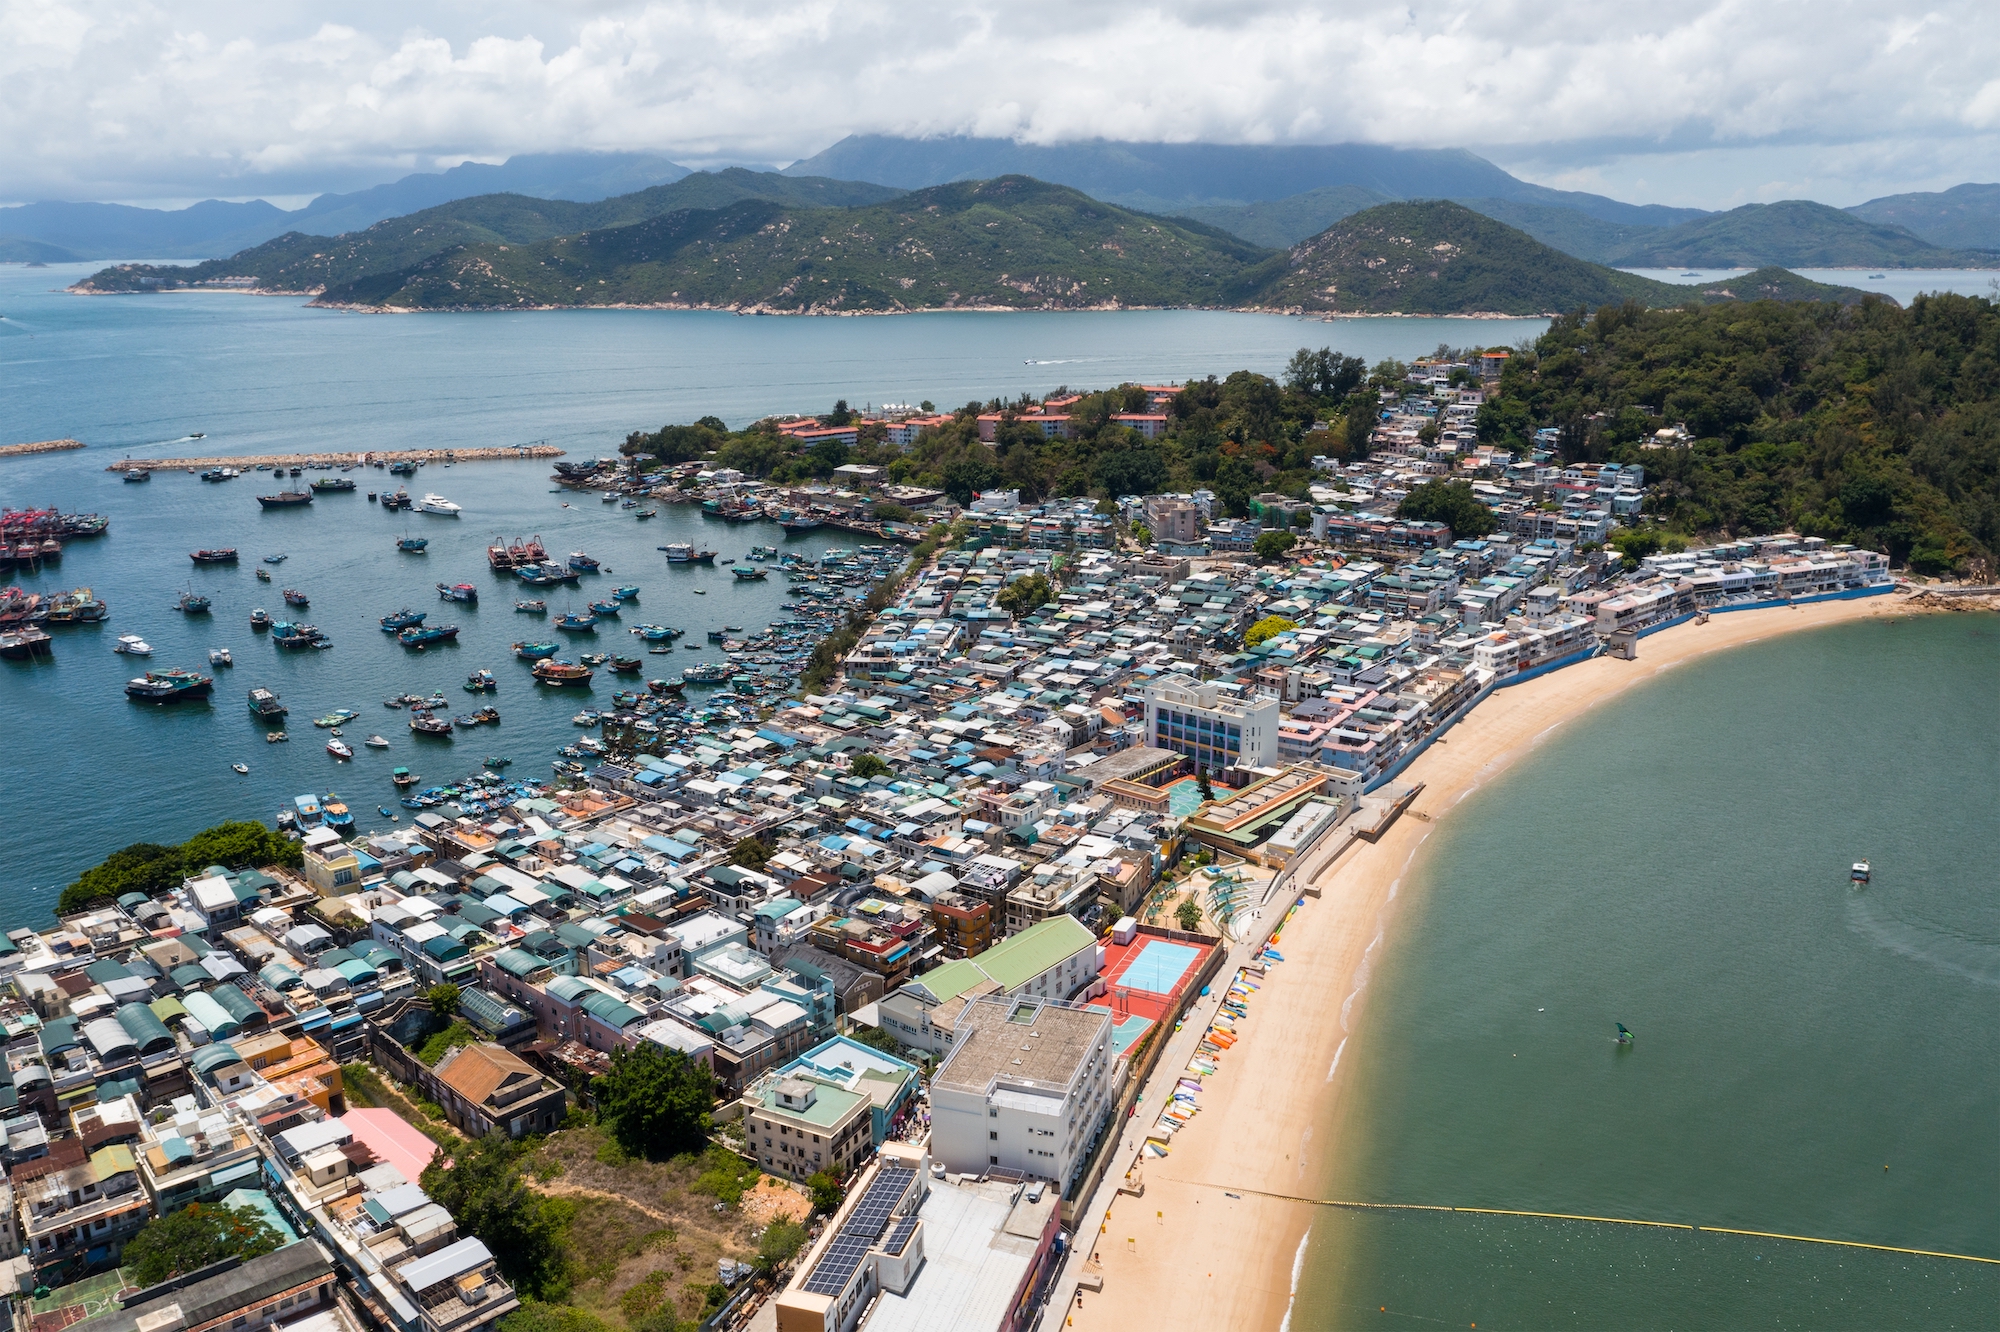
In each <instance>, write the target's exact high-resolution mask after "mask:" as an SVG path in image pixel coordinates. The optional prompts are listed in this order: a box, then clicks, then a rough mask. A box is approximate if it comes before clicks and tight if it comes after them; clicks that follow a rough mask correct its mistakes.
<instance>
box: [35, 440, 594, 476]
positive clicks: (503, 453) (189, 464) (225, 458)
mask: <svg viewBox="0 0 2000 1332" xmlns="http://www.w3.org/2000/svg"><path fill="white" fill-rule="evenodd" d="M56 447H65V448H79V449H80V448H82V447H83V445H81V444H78V443H76V442H75V441H74V440H71V441H66V442H64V443H62V444H60V445H50V444H34V445H28V444H16V445H14V446H13V448H15V449H21V450H25V449H50V448H56ZM563 453H564V450H562V449H559V448H556V447H555V446H554V445H553V444H522V445H509V446H506V447H503V448H479V449H368V450H365V451H362V452H357V453H250V454H231V455H222V456H219V457H212V458H120V459H119V460H118V461H117V462H115V463H112V464H111V465H110V466H109V467H106V468H105V469H104V470H105V471H107V472H160V471H170V470H172V469H174V468H177V467H182V468H187V469H188V470H190V471H197V470H200V469H202V468H206V467H261V466H264V465H265V464H269V465H270V466H272V467H316V466H323V465H325V466H333V467H366V466H370V465H372V464H374V463H398V462H415V463H441V462H443V463H462V462H496V461H497V462H514V461H518V460H520V459H522V458H560V457H562V456H563Z"/></svg>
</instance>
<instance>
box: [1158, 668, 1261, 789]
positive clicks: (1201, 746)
mask: <svg viewBox="0 0 2000 1332" xmlns="http://www.w3.org/2000/svg"><path fill="white" fill-rule="evenodd" d="M1146 739H1147V742H1148V743H1150V744H1151V745H1153V746H1155V747H1156V748H1159V749H1171V750H1173V751H1174V752H1175V753H1176V754H1182V755H1185V756H1186V757H1187V758H1188V759H1190V760H1191V761H1192V762H1193V763H1194V765H1195V766H1196V767H1198V768H1204V769H1207V770H1209V771H1211V772H1213V771H1218V770H1220V769H1223V768H1234V767H1247V768H1261V767H1267V766H1269V765H1270V764H1272V763H1275V762H1277V759H1278V700H1277V699H1276V698H1273V697H1271V696H1269V695H1265V694H1251V693H1249V692H1247V691H1245V690H1243V689H1240V688H1237V687H1234V686H1231V685H1225V684H1219V683H1216V682H1214V681H1208V682H1205V683H1204V682H1199V681H1196V680H1193V679H1190V678H1189V677H1187V676H1184V675H1180V676H1168V677H1167V678H1166V679H1163V680H1160V681H1159V682H1157V683H1155V684H1152V685H1149V686H1147V688H1146Z"/></svg>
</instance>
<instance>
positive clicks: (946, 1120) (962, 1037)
mask: <svg viewBox="0 0 2000 1332" xmlns="http://www.w3.org/2000/svg"><path fill="white" fill-rule="evenodd" d="M1113 1063H1114V1056H1113V1055H1112V1052H1111V1014H1110V1012H1109V1011H1108V1010H1106V1009H1101V1008H1077V1007H1071V1006H1070V1005H1068V1004H1065V1003H1060V1002H1057V1001H1055V1000H1047V999H1031V998H1028V997H1026V996H1015V997H1008V996H1004V995H988V996H983V997H981V998H980V999H977V1000H975V1001H974V1002H972V1003H969V1004H967V1005H966V1007H965V1011H964V1012H962V1013H961V1014H960V1015H959V1019H958V1024H957V1028H956V1032H955V1035H954V1038H953V1041H952V1052H951V1054H950V1055H949V1056H948V1057H947V1058H946V1059H945V1061H944V1063H943V1064H942V1065H940V1066H939V1068H938V1071H937V1073H936V1074H935V1075H934V1076H933V1077H932V1078H931V1155H932V1156H933V1157H934V1158H935V1159H936V1160H939V1161H941V1162H943V1163H944V1166H945V1168H946V1169H947V1170H953V1171H958V1172H960V1173H964V1174H972V1175H980V1174H985V1173H987V1172H988V1171H992V1170H1010V1171H1013V1172H1015V1173H1016V1174H1020V1175H1028V1176H1036V1177H1040V1178H1044V1179H1053V1180H1055V1181H1056V1183H1057V1187H1058V1191H1067V1190H1068V1188H1069V1186H1070V1185H1071V1184H1072V1183H1073V1182H1074V1181H1075V1179H1076V1177H1077V1175H1078V1174H1079V1173H1080V1172H1081V1171H1082V1169H1083V1166H1084V1163H1085V1162H1086V1161H1088V1160H1089V1158H1090V1149H1091V1147H1092V1145H1093V1144H1094V1143H1095V1142H1096V1141H1097V1134H1098V1130H1099V1129H1100V1128H1101V1127H1102V1126H1103V1124H1104V1122H1105V1119H1106V1117H1107V1116H1108V1115H1109V1114H1110V1113H1111V1108H1112V1104H1113V1100H1114V1097H1113V1095H1112V1087H1113V1082H1112V1076H1111V1075H1112V1064H1113Z"/></svg>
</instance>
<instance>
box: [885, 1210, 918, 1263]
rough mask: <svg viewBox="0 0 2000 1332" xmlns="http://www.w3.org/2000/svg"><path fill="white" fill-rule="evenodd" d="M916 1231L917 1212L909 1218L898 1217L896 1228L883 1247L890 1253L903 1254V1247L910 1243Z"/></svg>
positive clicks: (890, 1233)
mask: <svg viewBox="0 0 2000 1332" xmlns="http://www.w3.org/2000/svg"><path fill="white" fill-rule="evenodd" d="M916 1229H917V1214H916V1213H915V1212H911V1213H910V1214H909V1215H907V1216H902V1217H898V1218H897V1219H896V1228H895V1229H894V1230H892V1231H890V1232H889V1239H888V1241H887V1242H886V1243H884V1244H883V1245H882V1247H883V1248H884V1249H886V1250H887V1251H888V1252H890V1253H897V1254H899V1253H901V1252H902V1251H903V1246H904V1245H905V1244H908V1243H909V1242H910V1236H911V1235H913V1234H915V1233H916Z"/></svg>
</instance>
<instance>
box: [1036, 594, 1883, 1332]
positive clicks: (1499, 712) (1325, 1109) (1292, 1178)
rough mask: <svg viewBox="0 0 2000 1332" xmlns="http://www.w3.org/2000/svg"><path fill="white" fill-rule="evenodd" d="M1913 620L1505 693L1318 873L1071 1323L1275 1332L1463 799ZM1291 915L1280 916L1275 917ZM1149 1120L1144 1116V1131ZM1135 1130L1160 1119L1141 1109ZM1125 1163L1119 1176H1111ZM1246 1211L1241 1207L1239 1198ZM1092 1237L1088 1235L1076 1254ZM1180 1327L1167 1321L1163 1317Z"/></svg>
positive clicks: (1737, 615)
mask: <svg viewBox="0 0 2000 1332" xmlns="http://www.w3.org/2000/svg"><path fill="white" fill-rule="evenodd" d="M1912 613H1915V612H1914V611H1913V609H1912V608H1911V607H1910V606H1909V604H1908V598H1907V597H1905V596H1903V595H1901V594H1896V595H1890V596H1884V597H1871V598H1866V599H1863V600H1859V601H1835V602H1822V603H1819V604H1816V605H1810V606H1804V607H1796V608H1789V607H1780V608H1772V609H1767V610H1757V611H1739V612H1734V613H1731V614H1726V615H1717V616H1713V617H1711V618H1710V619H1709V620H1708V621H1707V623H1696V622H1690V623H1688V624H1684V625H1680V626H1677V627H1675V628H1673V629H1668V630H1665V631H1663V632H1660V633H1657V634H1654V635H1652V636H1651V637H1648V638H1645V639H1643V640H1641V643H1640V649H1639V659H1638V660H1637V661H1629V662H1628V661H1618V660H1614V659H1612V658H1608V657H1598V658H1593V659H1592V660H1590V661H1587V662H1583V663H1580V664H1578V665H1576V666H1571V667H1569V668H1567V669H1564V670H1560V671H1556V672H1554V673H1552V674H1550V675H1545V676H1542V677H1541V678H1539V679H1536V680H1531V681H1529V682H1527V683H1525V684H1521V685H1517V686H1514V687H1512V688H1509V689H1504V690H1500V691H1498V692H1496V693H1495V694H1494V695H1493V696H1492V697H1490V698H1488V699H1487V700H1486V701H1485V702H1484V703H1482V704H1481V705H1480V706H1479V707H1478V708H1477V709H1475V710H1474V711H1473V712H1472V714H1471V715H1470V716H1468V717H1467V718H1466V719H1465V720H1463V721H1461V722H1460V723H1459V724H1458V725H1457V726H1455V727H1453V728H1452V729H1451V730H1450V731H1449V732H1447V733H1446V734H1445V736H1444V737H1443V738H1442V739H1441V740H1440V741H1438V742H1435V743H1433V744H1432V745H1431V747H1430V748H1429V749H1428V750H1427V751H1425V753H1424V754H1423V755H1422V756H1421V757H1420V758H1418V759H1417V761H1416V762H1415V763H1413V764H1412V765H1411V766H1410V768H1409V769H1408V770H1407V771H1406V772H1405V773H1404V775H1403V777H1402V780H1404V781H1413V782H1422V783H1423V784H1424V790H1423V792H1422V794H1420V795H1419V796H1418V797H1417V799H1416V801H1415V803H1414V804H1413V805H1412V806H1411V813H1410V814H1406V815H1405V816H1404V817H1402V818H1400V819H1398V820H1397V821H1396V823H1395V824H1394V825H1392V826H1391V828H1390V829H1389V830H1388V832H1387V833H1385V834H1384V835H1383V837H1382V838H1381V840H1380V841H1378V842H1375V843H1372V844H1371V843H1365V842H1356V843H1353V844H1352V845H1351V846H1350V847H1349V848H1348V849H1347V850H1345V851H1342V852H1341V853H1340V854H1339V855H1338V856H1337V858H1335V859H1334V860H1333V862H1332V863H1331V864H1330V865H1326V864H1321V865H1309V866H1308V869H1309V870H1310V872H1311V873H1310V878H1311V881H1312V882H1314V883H1316V884H1317V885H1318V886H1319V888H1320V889H1321V892H1322V896H1321V897H1319V898H1310V897H1309V898H1307V900H1306V902H1305V905H1304V906H1303V907H1302V908H1301V909H1300V911H1299V912H1298V914H1297V916H1295V917H1294V918H1293V920H1292V921H1291V923H1290V924H1289V925H1288V926H1287V927H1286V928H1285V930H1284V934H1283V939H1282V941H1281V943H1280V944H1279V945H1278V946H1279V949H1280V951H1282V953H1283V954H1284V957H1285V959H1286V960H1285V961H1284V963H1282V964H1281V965H1278V966H1276V967H1273V968H1272V969H1271V972H1270V975H1269V976H1268V977H1267V978H1266V980H1265V981H1264V984H1263V988H1262V990H1261V991H1260V992H1259V993H1258V994H1257V995H1256V996H1255V998H1254V1000H1253V1001H1252V1003H1251V1004H1250V1016H1249V1019H1248V1020H1247V1021H1246V1022H1244V1023H1242V1024H1240V1025H1239V1028H1238V1031H1239V1035H1240V1039H1239V1041H1238V1043H1237V1044H1236V1046H1235V1047H1234V1048H1233V1049H1231V1050H1230V1051H1229V1052H1228V1054H1227V1056H1226V1057H1225V1058H1224V1059H1223V1061H1222V1064H1221V1068H1220V1070H1219V1071H1218V1073H1217V1075H1216V1076H1215V1077H1213V1078H1210V1079H1208V1080H1207V1084H1206V1088H1205V1090H1204V1092H1203V1096H1202V1111H1201V1114H1200V1115H1198V1116H1197V1117H1196V1118H1195V1120H1194V1121H1193V1122H1192V1123H1191V1124H1190V1125H1189V1126H1188V1127H1187V1128H1185V1129H1183V1130H1182V1131H1181V1132H1180V1133H1179V1134H1177V1135H1176V1137H1175V1141H1174V1147H1173V1153H1172V1155H1170V1156H1168V1157H1166V1158H1165V1159H1159V1160H1153V1161H1151V1162H1149V1163H1148V1164H1147V1165H1146V1166H1145V1167H1144V1169H1143V1172H1142V1173H1143V1181H1144V1195H1143V1196H1141V1197H1132V1196H1129V1195H1121V1196H1119V1197H1118V1198H1117V1199H1116V1201H1115V1202H1114V1203H1113V1205H1112V1208H1111V1212H1110V1215H1109V1217H1108V1219H1107V1222H1106V1226H1107V1230H1106V1233H1104V1234H1102V1235H1099V1236H1096V1237H1095V1239H1096V1254H1097V1258H1098V1262H1097V1264H1096V1265H1095V1266H1093V1267H1089V1268H1087V1269H1086V1270H1088V1271H1091V1272H1093V1273H1101V1275H1102V1278H1103V1289H1102V1291H1101V1292H1086V1293H1085V1294H1084V1295H1083V1297H1082V1303H1081V1305H1080V1307H1077V1308H1076V1309H1074V1310H1073V1314H1072V1319H1071V1323H1072V1325H1073V1326H1074V1327H1077V1328H1102V1329H1113V1330H1116V1329H1125V1328H1134V1327H1143V1326H1151V1325H1153V1324H1155V1323H1158V1322H1161V1321H1163V1318H1170V1319H1171V1321H1172V1322H1174V1323H1175V1324H1177V1325H1179V1326H1185V1327H1199V1328H1205V1329H1206V1328H1245V1329H1253V1328H1254V1329H1259V1330H1260V1332H1262V1330H1267V1329H1273V1328H1277V1327H1279V1326H1280V1325H1281V1324H1283V1323H1284V1321H1285V1315H1286V1311H1287V1308H1288V1307H1289V1304H1290V1299H1291V1293H1292V1288H1293V1284H1294V1279H1295V1272H1296V1270H1297V1264H1298V1263H1299V1262H1300V1261H1301V1260H1302V1259H1303V1255H1304V1245H1305V1241H1306V1238H1307V1232H1308V1229H1309V1227H1310V1226H1311V1225H1312V1222H1313V1220H1314V1216H1315V1211H1316V1209H1315V1208H1314V1207H1313V1206H1312V1205H1310V1203H1308V1202H1307V1201H1305V1200H1306V1199H1310V1198H1313V1197H1316V1196H1318V1195H1319V1189H1320V1185H1321V1181H1322V1180H1323V1179H1324V1178H1326V1176H1327V1170H1326V1164H1327V1162H1328V1161H1329V1160H1330V1159H1332V1158H1333V1157H1334V1156H1335V1155H1336V1154H1337V1153H1339V1152H1340V1151H1341V1150H1342V1144H1343V1142H1344V1141H1346V1140H1349V1139H1350V1137H1351V1135H1350V1134H1349V1133H1348V1132H1347V1131H1346V1126H1345V1125H1346V1119H1347V1117H1348V1115H1349V1114H1351V1113H1353V1112H1354V1109H1355V1107H1353V1106H1350V1105H1349V1104H1348V1103H1347V1097H1346V1096H1345V1088H1346V1083H1347V1079H1345V1078H1343V1077H1341V1076H1340V1075H1339V1074H1340V1068H1341V1063H1342V1060H1343V1059H1345V1058H1350V1057H1352V1055H1353V1053H1354V1052H1353V1051H1351V1050H1349V1049H1348V1048H1347V1045H1348V1037H1349V1033H1350V1032H1353V1031H1358V1030H1359V1029H1360V1026H1361V1021H1360V1019H1361V1015H1362V1008H1363V1006H1364V1005H1365V1004H1366V1002H1367V996H1368V992H1369V989H1370V985H1369V972H1370V966H1371V963H1372V961H1373V960H1374V959H1375V958H1376V957H1377V956H1378V954H1379V949H1380V947H1381V945H1382V943H1383V942H1384V940H1385V939H1386V938H1387V937H1388V936H1389V933H1390V932H1391V931H1393V930H1394V929H1395V928H1396V909H1397V907H1398V906H1400V905H1401V902H1400V901H1399V900H1398V897H1399V890H1400V889H1401V888H1402V887H1403V885H1404V884H1405V883H1408V882H1411V878H1410V871H1411V868H1412V865H1413V864H1414V863H1415V861H1416V857H1417V853H1418V851H1419V850H1420V849H1421V848H1422V846H1423V844H1424V842H1425V841H1426V839H1427V838H1428V837H1429V836H1430V834H1431V832H1432V831H1433V830H1434V829H1436V828H1438V827H1440V826H1442V825H1443V824H1444V822H1445V821H1446V820H1447V819H1449V818H1450V816H1451V812H1452V810H1453V808H1454V807H1455V806H1456V805H1457V804H1458V803H1459V801H1461V800H1463V799H1464V798H1465V797H1466V796H1467V795H1469V794H1470V793H1471V792H1473V791H1475V790H1477V789H1478V788H1479V787H1480V786H1482V785H1484V784H1485V783H1486V782H1488V781H1491V780H1493V779H1494V778H1496V777H1498V776H1500V775H1501V774H1502V773H1504V772H1505V771H1506V770H1507V769H1508V768H1509V767H1510V766H1511V765H1512V764H1513V763H1514V762H1515V761H1516V760H1518V759H1519V758H1521V757H1522V756H1523V755H1525V754H1528V753H1530V752H1532V751H1533V749H1534V748H1535V746H1536V745H1537V744H1539V743H1540V742H1541V740H1542V739H1543V738H1544V737H1546V736H1547V735H1549V734H1550V733H1551V732H1553V731H1554V730H1555V729H1556V728H1558V727H1560V726H1561V725H1562V724H1563V723H1564V722H1566V721H1568V720H1570V719H1572V718H1575V717H1578V716H1581V715H1583V714H1584V713H1586V712H1587V711H1589V710H1590V709H1591V708H1593V707H1595V706H1597V705H1598V704H1599V703H1601V702H1603V701H1604V700H1606V699H1609V698H1613V697H1615V696H1617V695H1619V694H1621V693H1623V692H1624V691H1626V690H1628V689H1630V688H1632V687H1633V686H1635V685H1638V684H1641V683H1643V682H1645V681H1647V680H1650V679H1652V678H1654V677H1655V676H1657V675H1658V674H1659V673H1660V672H1662V671H1665V670H1668V669H1671V668H1672V667H1674V666H1677V665H1679V664H1680V663H1681V662H1684V661H1688V660H1690V659H1692V658H1695V657H1699V656H1703V655H1705V654H1707V653H1710V652H1717V651H1721V650H1724V649H1727V648H1732V647H1739V646H1741V645H1743V644H1746V643H1752V642H1756V641H1758V640H1759V639H1765V638H1770V637H1773V636H1775V635H1777V634H1783V633H1791V632H1796V631H1798V630H1802V629H1810V628H1816V627H1819V626H1823V625H1831V624H1841V623H1846V622H1849V621H1853V620H1860V619H1867V618H1874V617H1886V616H1896V615H1908V614H1912ZM1273 906H1274V908H1278V909H1282V904H1279V903H1274V904H1273ZM1149 1112H1150V1115H1149ZM1139 1114H1140V1117H1141V1118H1142V1119H1143V1118H1148V1117H1150V1116H1156V1115H1157V1114H1158V1107H1157V1106H1156V1105H1154V1104H1153V1102H1152V1100H1151V1098H1149V1100H1148V1102H1147V1103H1146V1104H1143V1105H1141V1107H1140V1111H1139ZM1125 1164H1126V1163H1125V1162H1119V1163H1117V1164H1115V1165H1114V1167H1113V1170H1114V1174H1115V1173H1116V1172H1119V1171H1122V1169H1123V1167H1124V1165H1125ZM1232 1195H1240V1196H1232ZM1091 1238H1092V1237H1090V1236H1079V1237H1078V1244H1079V1246H1084V1245H1088V1244H1089V1243H1090V1242H1091ZM1169 1311H1170V1312H1169Z"/></svg>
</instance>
